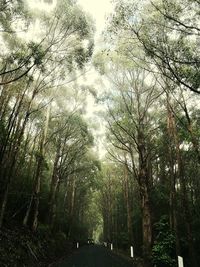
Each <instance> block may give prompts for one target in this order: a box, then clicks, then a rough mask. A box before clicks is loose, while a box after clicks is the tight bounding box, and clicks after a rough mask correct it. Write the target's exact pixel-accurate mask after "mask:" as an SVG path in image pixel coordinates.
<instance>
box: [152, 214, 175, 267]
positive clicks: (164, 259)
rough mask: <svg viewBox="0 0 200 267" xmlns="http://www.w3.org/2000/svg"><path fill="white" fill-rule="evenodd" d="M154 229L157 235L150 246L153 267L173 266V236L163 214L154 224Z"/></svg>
mask: <svg viewBox="0 0 200 267" xmlns="http://www.w3.org/2000/svg"><path fill="white" fill-rule="evenodd" d="M155 230H156V233H157V235H156V239H155V242H154V245H153V248H152V261H153V264H154V267H173V266H175V264H176V260H175V236H174V234H173V233H172V232H171V231H170V230H169V225H168V223H167V218H166V217H165V216H163V217H162V218H161V219H160V221H159V222H158V223H156V224H155Z"/></svg>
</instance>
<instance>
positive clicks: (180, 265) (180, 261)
mask: <svg viewBox="0 0 200 267" xmlns="http://www.w3.org/2000/svg"><path fill="white" fill-rule="evenodd" d="M178 267H184V266H183V258H182V257H180V256H178Z"/></svg>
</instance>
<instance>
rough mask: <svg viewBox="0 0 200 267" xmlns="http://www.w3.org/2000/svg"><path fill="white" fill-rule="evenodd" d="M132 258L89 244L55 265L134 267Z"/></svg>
mask: <svg viewBox="0 0 200 267" xmlns="http://www.w3.org/2000/svg"><path fill="white" fill-rule="evenodd" d="M133 266H134V265H133V263H132V262H131V260H128V259H126V258H124V257H121V256H118V255H116V254H114V253H112V252H111V251H110V250H109V249H107V248H104V247H101V246H96V245H89V246H85V247H82V248H79V249H77V251H76V252H75V253H74V254H73V255H72V256H70V257H69V258H68V259H67V260H63V261H62V262H60V263H58V264H56V265H54V267H133Z"/></svg>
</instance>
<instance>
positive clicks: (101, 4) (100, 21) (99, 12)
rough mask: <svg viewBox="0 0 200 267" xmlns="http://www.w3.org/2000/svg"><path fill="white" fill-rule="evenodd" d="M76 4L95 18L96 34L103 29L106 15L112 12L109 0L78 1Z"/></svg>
mask: <svg viewBox="0 0 200 267" xmlns="http://www.w3.org/2000/svg"><path fill="white" fill-rule="evenodd" d="M78 3H79V4H80V5H81V6H82V7H83V8H84V10H85V11H87V12H89V13H90V14H91V15H92V16H93V17H94V18H95V20H96V27H97V32H98V33H100V32H101V31H102V30H103V29H104V27H105V19H106V15H108V14H109V13H110V12H112V7H113V5H112V4H111V2H110V0H100V1H99V0H78Z"/></svg>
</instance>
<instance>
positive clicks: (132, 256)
mask: <svg viewBox="0 0 200 267" xmlns="http://www.w3.org/2000/svg"><path fill="white" fill-rule="evenodd" d="M131 258H134V254H133V246H131Z"/></svg>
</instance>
